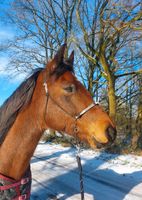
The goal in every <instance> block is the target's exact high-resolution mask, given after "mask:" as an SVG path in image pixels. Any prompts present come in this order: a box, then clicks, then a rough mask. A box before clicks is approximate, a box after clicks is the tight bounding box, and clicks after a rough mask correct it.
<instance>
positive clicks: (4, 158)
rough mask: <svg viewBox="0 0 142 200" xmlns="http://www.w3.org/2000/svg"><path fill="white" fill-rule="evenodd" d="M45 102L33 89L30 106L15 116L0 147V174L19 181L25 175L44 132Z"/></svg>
mask: <svg viewBox="0 0 142 200" xmlns="http://www.w3.org/2000/svg"><path fill="white" fill-rule="evenodd" d="M37 89H39V88H37ZM38 91H40V92H41V91H42V90H38ZM37 95H38V97H37ZM36 98H37V99H38V100H35V99H36ZM45 101H46V99H44V100H41V99H40V94H37V90H36V89H35V92H34V94H33V99H32V101H31V103H30V105H29V106H28V107H27V108H25V109H24V110H23V111H22V112H21V113H19V115H18V116H17V118H16V120H15V123H14V124H13V126H12V127H11V129H10V131H9V132H8V134H7V137H6V138H5V140H4V142H3V144H2V145H1V147H0V159H1V161H0V173H2V174H4V175H6V176H9V177H12V178H14V179H20V178H21V177H22V176H23V174H24V173H25V171H26V169H27V168H28V166H29V162H30V159H31V157H32V155H33V152H34V150H35V148H36V146H37V144H38V141H39V139H40V137H41V135H42V133H43V131H44V128H43V127H44V126H43V115H44V113H43V112H44V109H45V107H44V106H45Z"/></svg>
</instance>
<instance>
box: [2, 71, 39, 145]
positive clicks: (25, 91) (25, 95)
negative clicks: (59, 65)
mask: <svg viewBox="0 0 142 200" xmlns="http://www.w3.org/2000/svg"><path fill="white" fill-rule="evenodd" d="M41 71H42V68H38V69H37V70H36V72H34V73H33V74H32V75H31V76H30V77H29V78H28V79H26V80H25V81H24V82H23V83H21V85H20V86H19V87H18V88H17V89H16V90H15V92H14V93H13V94H12V95H11V96H10V97H9V98H8V99H7V100H6V101H5V102H4V104H3V105H2V106H1V107H0V144H2V142H3V141H4V139H5V137H6V135H7V133H8V131H9V129H10V128H11V126H12V125H13V123H14V121H15V120H16V117H17V115H18V113H19V112H20V111H21V110H22V109H24V108H25V107H26V106H27V105H28V104H29V102H30V100H31V98H32V95H33V92H34V88H35V85H36V81H37V78H38V75H39V73H40V72H41Z"/></svg>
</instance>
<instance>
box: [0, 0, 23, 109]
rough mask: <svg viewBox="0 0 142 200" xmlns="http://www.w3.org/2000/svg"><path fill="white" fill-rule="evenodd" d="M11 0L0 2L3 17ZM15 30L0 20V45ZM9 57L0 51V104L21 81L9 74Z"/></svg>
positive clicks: (19, 78)
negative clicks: (7, 68)
mask: <svg viewBox="0 0 142 200" xmlns="http://www.w3.org/2000/svg"><path fill="white" fill-rule="evenodd" d="M9 1H12V0H7V1H5V0H4V1H3V2H2V3H0V17H1V18H3V17H5V16H4V12H3V11H4V10H5V9H7V6H8V2H9ZM15 34H16V33H15V30H14V27H13V25H10V24H7V23H6V22H5V21H4V20H2V19H1V20H0V45H1V44H2V45H3V44H5V41H6V40H7V39H12V38H13V37H14V35H15ZM8 61H9V57H8V54H7V53H6V52H5V53H3V52H0V105H2V103H3V102H4V101H5V100H6V99H7V98H8V97H9V96H10V95H11V94H12V93H13V91H14V90H15V89H16V88H17V87H18V85H19V84H20V83H21V81H22V78H21V77H20V76H18V77H12V76H10V75H9V72H8V71H7V70H6V66H7V64H8Z"/></svg>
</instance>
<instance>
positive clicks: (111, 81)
mask: <svg viewBox="0 0 142 200" xmlns="http://www.w3.org/2000/svg"><path fill="white" fill-rule="evenodd" d="M108 100H109V115H110V117H111V118H112V120H113V121H115V118H116V96H115V78H114V77H113V76H110V77H109V78H108Z"/></svg>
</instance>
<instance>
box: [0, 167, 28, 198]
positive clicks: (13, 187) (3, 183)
mask: <svg viewBox="0 0 142 200" xmlns="http://www.w3.org/2000/svg"><path fill="white" fill-rule="evenodd" d="M30 192H31V171H30V170H28V171H27V172H26V174H25V175H24V177H23V178H22V179H21V180H19V181H15V180H14V179H11V178H9V177H5V176H3V175H1V174H0V200H29V199H30Z"/></svg>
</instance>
